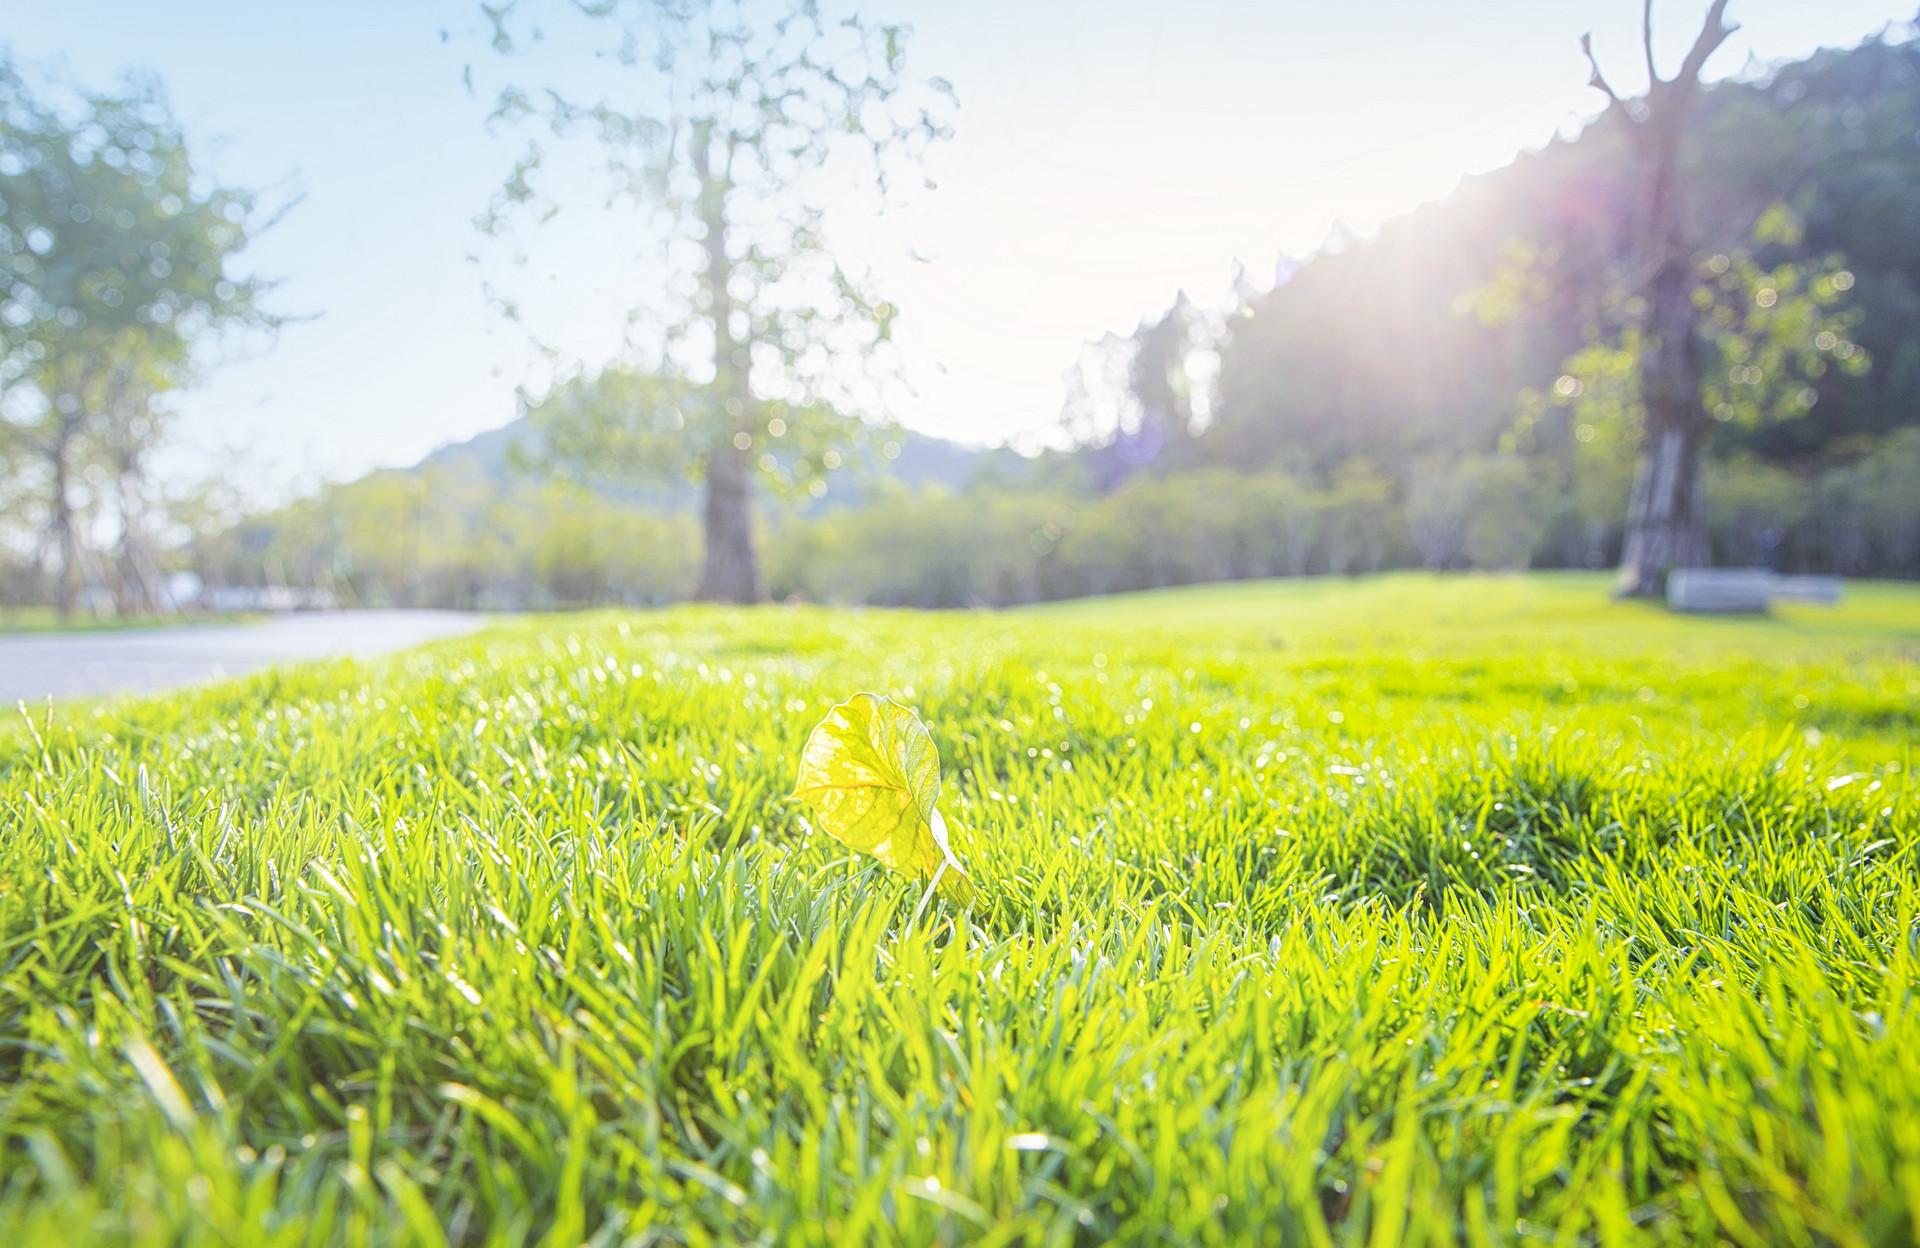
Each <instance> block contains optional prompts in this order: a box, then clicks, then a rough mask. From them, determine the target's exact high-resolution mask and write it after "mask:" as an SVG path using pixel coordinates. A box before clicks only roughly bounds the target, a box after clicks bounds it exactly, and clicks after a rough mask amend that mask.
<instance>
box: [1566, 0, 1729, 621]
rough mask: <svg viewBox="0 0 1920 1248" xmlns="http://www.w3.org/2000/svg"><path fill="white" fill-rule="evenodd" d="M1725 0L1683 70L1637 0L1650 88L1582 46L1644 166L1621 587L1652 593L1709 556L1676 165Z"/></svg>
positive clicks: (1696, 360)
mask: <svg viewBox="0 0 1920 1248" xmlns="http://www.w3.org/2000/svg"><path fill="white" fill-rule="evenodd" d="M1726 13H1727V0H1713V2H1712V3H1711V4H1710V5H1709V6H1708V8H1707V14H1706V19H1705V20H1704V21H1703V22H1702V23H1701V26H1700V33H1699V34H1698V35H1696V36H1695V37H1694V41H1693V46H1692V47H1691V48H1689V49H1688V50H1687V55H1686V59H1685V60H1684V61H1682V62H1681V65H1680V69H1679V72H1677V73H1676V74H1674V75H1673V77H1671V78H1662V77H1661V76H1660V72H1659V69H1658V67H1657V65H1656V63H1655V59H1654V51H1653V0H1642V8H1641V22H1640V41H1641V47H1642V50H1643V52H1644V55H1645V58H1646V71H1647V94H1646V96H1645V97H1644V98H1642V99H1639V100H1635V101H1631V102H1629V101H1627V100H1624V99H1622V98H1621V96H1620V95H1619V93H1618V92H1616V91H1615V90H1614V89H1613V87H1612V86H1611V85H1610V84H1609V83H1608V81H1607V77H1606V75H1605V74H1604V73H1602V72H1601V70H1600V62H1599V61H1598V60H1597V59H1596V58H1595V57H1594V54H1593V37H1592V35H1585V36H1582V37H1581V40H1580V48H1581V50H1582V51H1583V52H1585V53H1586V56H1587V64H1588V65H1589V66H1590V67H1591V68H1592V70H1593V77H1592V79H1591V83H1592V85H1593V86H1594V87H1596V88H1598V89H1599V90H1600V91H1602V92H1604V93H1605V94H1606V97H1607V101H1608V104H1609V107H1610V108H1611V109H1612V110H1614V111H1616V112H1618V113H1620V114H1621V116H1622V117H1623V118H1624V119H1625V122H1626V125H1627V129H1628V132H1629V133H1630V134H1631V135H1632V137H1633V144H1634V152H1635V155H1636V157H1637V159H1638V164H1639V167H1640V174H1641V179H1642V181H1641V191H1640V193H1641V200H1640V210H1641V220H1640V238H1639V262H1640V266H1641V273H1642V277H1643V282H1644V286H1643V290H1642V293H1643V296H1644V305H1645V311H1644V313H1643V314H1642V318H1643V319H1642V321H1641V329H1642V336H1643V339H1644V341H1645V343H1646V348H1645V355H1644V357H1643V358H1642V360H1641V367H1640V392H1641V402H1642V405H1643V407H1644V408H1645V412H1646V428H1645V432H1644V435H1643V441H1642V444H1641V450H1640V464H1639V468H1638V471H1637V472H1636V473H1635V476H1634V483H1633V494H1632V498H1631V501H1630V502H1629V504H1628V512H1627V533H1626V542H1625V544H1624V546H1623V547H1622V549H1621V552H1620V573H1619V579H1618V581H1617V582H1616V584H1615V591H1614V592H1615V593H1616V594H1618V595H1620V596H1622V597H1647V596H1651V595H1654V594H1657V593H1659V592H1661V590H1662V588H1663V587H1664V585H1665V578H1666V574H1667V572H1668V570H1670V569H1672V568H1686V567H1698V566H1701V565H1703V564H1705V563H1706V562H1707V524H1706V510H1705V505H1704V504H1705V499H1704V496H1703V492H1702V488H1701V481H1700V467H1701V463H1700V457H1701V448H1702V447H1703V446H1704V445H1705V443H1706V434H1707V431H1708V429H1709V427H1710V426H1709V423H1708V421H1709V417H1708V415H1707V412H1706V410H1705V407H1704V405H1703V404H1702V403H1701V400H1700V382H1701V368H1702V360H1703V354H1704V353H1703V351H1702V348H1701V343H1700V337H1699V333H1698V327H1697V323H1696V319H1695V318H1696V313H1695V311H1694V307H1693V287H1694V279H1695V274H1694V269H1693V258H1692V249H1691V248H1690V247H1689V246H1688V243H1687V236H1686V221H1685V212H1684V208H1685V196H1684V190H1685V187H1684V185H1683V182H1682V175H1681V169H1680V156H1681V145H1682V142H1683V141H1684V139H1685V137H1686V133H1687V121H1688V118H1689V116H1690V115H1691V113H1692V111H1693V102H1694V99H1695V97H1696V96H1697V95H1698V94H1699V87H1700V72H1701V70H1702V69H1703V68H1705V66H1706V63H1707V60H1708V58H1709V57H1711V56H1712V55H1713V54H1714V52H1715V51H1717V50H1718V49H1719V47H1720V45H1721V44H1723V43H1725V42H1726V40H1727V36H1729V35H1731V34H1732V33H1733V32H1734V31H1735V30H1736V29H1738V27H1736V26H1735V25H1733V24H1731V23H1729V22H1728V21H1727V19H1726Z"/></svg>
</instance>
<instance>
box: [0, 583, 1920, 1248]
mask: <svg viewBox="0 0 1920 1248" xmlns="http://www.w3.org/2000/svg"><path fill="white" fill-rule="evenodd" d="M1605 592H1606V591H1605V585H1604V583H1603V581H1602V580H1601V579H1600V578H1599V577H1567V576H1533V577H1527V578H1516V577H1492V576H1486V577H1473V578H1455V579H1435V578H1426V577H1392V578H1381V579H1376V580H1369V581H1364V582H1351V583H1349V582H1330V581H1297V582H1290V583H1286V584H1279V585H1268V586H1258V587H1248V586H1234V587H1218V588H1213V589H1207V590H1200V591H1184V592H1179V593H1169V594H1156V595H1150V596H1145V597H1141V598H1137V599H1131V600H1120V601H1114V600H1108V601H1103V602H1099V603H1082V604H1074V605H1069V606H1063V607H1052V608H1046V609H1044V610H1039V611H1034V612H1022V613H1011V614H1005V615H972V614H970V615H964V616H938V615H933V616H930V615H921V614H908V613H892V612H858V613H851V612H833V611H822V610H812V609H797V610H782V611H759V612H724V611H717V610H713V609H705V608H698V609H696V608H688V609H681V610H676V611H672V612H665V613H647V614H628V613H618V614H614V613H608V614H604V615H597V616H590V617H581V616H569V617H565V618H540V619H529V620H524V621H516V622H511V623H507V624H503V625H502V626H500V627H499V628H498V629H497V630H495V631H494V632H492V633H490V634H488V635H486V636H484V637H478V638H473V639H466V640H462V641H459V642H454V643H448V644H445V645H440V646H436V647H434V648H432V649H430V650H428V651H425V652H422V653H419V654H415V655H411V656H401V657H396V658H393V659H390V660H386V661H382V662H380V663H377V664H373V665H360V664H352V663H336V664H330V665H320V666H313V667H306V668H300V669H295V670H290V671H282V672H273V673H266V674H262V675H259V676H256V677H253V678H250V679H248V680H244V681H240V682H234V683H230V684H224V685H219V686H215V687H212V688H208V689H204V690H200V691H195V692H190V693H185V694H180V695H176V696H173V697H168V698H161V699H151V700H145V701H139V702H133V703H127V704H123V705H120V706H117V707H111V708H96V707H85V706H81V707H71V706H63V707H58V708H56V709H55V710H54V711H53V712H52V713H51V714H50V715H49V714H47V713H44V712H40V711H36V712H35V713H34V715H33V716H32V718H31V721H30V722H29V721H28V720H25V719H17V720H15V721H14V723H13V725H12V727H11V728H9V729H7V730H6V731H5V734H4V736H0V800H3V801H4V803H5V806H6V809H7V810H8V811H9V812H10V814H9V818H10V827H9V829H8V835H6V836H5V837H0V949H4V950H5V951H6V952H5V954H4V957H0V1063H3V1064H4V1073H5V1076H6V1077H5V1079H4V1080H3V1081H0V1158H4V1161H0V1170H3V1171H4V1182H0V1224H4V1225H5V1226H6V1227H7V1228H8V1235H9V1238H10V1240H11V1241H12V1242H13V1243H16V1244H19V1245H21V1246H22V1248H38V1246H39V1245H43V1244H44V1245H67V1244H71V1243H74V1242H76V1241H77V1240H78V1241H84V1242H98V1243H122V1242H156V1243H162V1242H164V1243H176V1242H185V1243H192V1242H205V1243H214V1242H220V1243H242V1244H255V1243H278V1244H288V1245H296V1244H303V1243H313V1244H323V1243H340V1242H348V1243H352V1242H361V1243H369V1244H396V1245H398V1244H429V1243H440V1242H448V1243H453V1242H462V1243H498V1244H502V1245H518V1244H529V1245H531V1244H535V1243H542V1242H544V1243H554V1244H575V1243H618V1242H625V1241H630V1240H631V1241H643V1242H644V1241H648V1240H654V1239H674V1240H677V1241H683V1242H689V1243H722V1242H724V1243H748V1242H778V1243H796V1244H843V1245H844V1244H864V1243H883V1242H904V1243H961V1242H974V1241H988V1240H997V1242H1003V1243H1040V1244H1047V1243H1064V1244H1074V1243H1082V1242H1100V1243H1118V1244H1136V1243H1138V1244H1149V1243H1151V1244H1165V1243H1170V1242H1176V1243H1216V1242H1217V1243H1251V1242H1259V1243H1303V1244H1304V1243H1332V1244H1363V1243H1413V1242H1422V1243H1429V1244H1433V1243H1455V1242H1505V1241H1509V1240H1512V1241H1520V1240H1529V1241H1530V1240H1534V1239H1542V1240H1549V1241H1553V1242H1568V1243H1582V1242H1594V1243H1603V1242H1620V1243H1633V1242H1654V1243H1711V1242H1722V1241H1724V1242H1745V1243H1783V1244H1784V1243H1818V1242H1831V1243H1894V1242H1900V1241H1902V1240H1903V1239H1905V1238H1906V1237H1908V1236H1909V1235H1910V1233H1911V1231H1912V1228H1913V1226H1914V1225H1915V1218H1916V1216H1920V1215H1917V1211H1916V1199H1917V1198H1916V1194H1915V1192H1914V1189H1913V1187H1912V1184H1911V1183H1910V1182H1909V1181H1908V1180H1909V1176H1910V1175H1911V1174H1913V1173H1914V1171H1915V1167H1916V1166H1920V1143H1917V1142H1916V1139H1915V1137H1914V1133H1913V1131H1912V1130H1911V1124H1912V1123H1913V1122H1914V1121H1916V1120H1917V1119H1920V1077H1917V1076H1916V1071H1920V1004H1917V1003H1920V992H1916V986H1917V983H1920V960H1917V955H1916V950H1915V944H1914V941H1913V939H1912V933H1913V931H1914V927H1915V924H1916V922H1920V870H1917V869H1916V866H1917V864H1916V854H1920V793H1916V790H1915V787H1914V782H1913V776H1912V771H1911V768H1912V754H1913V748H1914V744H1915V739H1916V738H1915V722H1914V718H1913V706H1914V699H1915V696H1916V693H1917V692H1920V690H1916V688H1915V684H1914V680H1915V677H1914V672H1913V665H1912V662H1911V656H1912V653H1913V649H1914V647H1915V646H1916V645H1917V644H1920V598H1916V593H1915V591H1914V590H1913V589H1912V588H1910V587H1908V588H1894V587H1885V586H1873V585H1868V586H1861V587H1857V588H1853V589H1850V591H1849V595H1848V598H1847V600H1846V602H1845V603H1844V604H1843V605H1842V606H1841V607H1839V608H1838V609H1837V610H1833V611H1826V610H1819V609H1811V608H1808V609H1796V608H1787V609H1784V610H1783V611H1782V612H1781V613H1780V614H1779V615H1778V616H1776V617H1774V618H1770V619H1760V620H1728V621H1701V620H1694V619H1682V618H1675V617H1672V616H1669V615H1666V614H1665V613H1663V612H1659V611H1657V610H1654V609H1650V608H1644V607H1641V606H1638V605H1632V606H1618V607H1614V606H1609V605H1608V604H1607V602H1606V600H1605ZM862 685H864V686H867V687H872V688H876V689H882V690H886V691H889V692H890V693H891V694H892V695H893V696H895V697H898V698H901V699H905V700H910V701H911V702H912V703H913V704H914V705H916V706H918V707H919V708H920V709H921V712H922V714H923V715H924V717H925V721H926V725H927V727H928V728H929V729H930V730H931V732H932V733H933V735H934V737H935V738H936V739H937V740H938V741H939V743H940V746H941V749H942V752H943V753H944V754H945V757H946V763H947V773H948V774H947V782H946V784H945V785H944V786H943V788H942V791H941V803H942V805H943V806H944V807H945V808H946V809H947V811H948V813H949V814H950V815H951V816H952V818H953V829H954V834H955V840H956V844H955V849H956V850H957V851H959V852H960V853H961V854H962V855H963V856H964V857H965V858H966V860H967V861H968V862H969V863H970V864H972V865H974V866H975V867H976V868H977V869H978V870H979V871H980V873H981V874H982V876H983V877H989V878H991V879H993V881H994V888H993V889H992V891H991V895H990V896H985V897H983V901H982V904H980V905H977V906H976V907H975V908H974V910H973V911H972V912H971V914H969V915H966V916H959V915H956V914H955V913H954V912H953V911H952V910H950V909H947V908H945V907H938V906H930V907H928V908H927V909H926V910H925V911H924V912H922V913H920V914H918V915H916V914H915V909H916V902H917V899H918V897H919V895H920V893H921V892H922V888H921V886H919V885H917V884H915V883H912V882H909V881H906V880H903V879H901V878H900V877H899V876H897V875H895V874H893V873H892V872H889V871H887V870H886V869H884V868H882V867H879V866H878V865H877V864H873V863H871V862H869V861H867V860H865V859H863V858H858V857H855V856H853V855H851V854H850V853H849V852H848V851H847V850H846V849H845V847H843V846H842V845H840V844H839V843H838V842H836V841H833V840H832V839H831V838H829V837H827V836H825V835H821V834H809V833H808V832H807V831H806V830H805V829H804V827H803V825H802V823H801V820H800V815H801V811H800V809H799V808H798V807H796V806H795V805H793V804H790V803H787V802H783V801H781V800H779V797H778V795H779V794H781V793H784V792H785V791H786V789H787V786H788V785H789V784H790V782H791V781H792V778H793V773H792V767H793V760H794V758H795V756H796V753H797V752H798V751H799V750H800V749H801V747H802V743H803V742H804V741H805V740H806V737H807V734H808V733H809V731H810V729H811V728H812V727H813V725H814V724H815V723H816V722H818V720H819V719H820V717H821V716H822V715H824V714H825V713H826V712H827V711H828V710H829V709H830V708H831V706H832V705H833V704H834V702H835V701H836V699H837V698H838V697H839V696H840V694H841V691H843V690H845V689H848V688H853V687H860V686H862Z"/></svg>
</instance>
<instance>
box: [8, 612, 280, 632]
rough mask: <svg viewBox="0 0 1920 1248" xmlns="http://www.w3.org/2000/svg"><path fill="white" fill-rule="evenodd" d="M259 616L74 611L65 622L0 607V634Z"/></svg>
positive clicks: (244, 620)
mask: <svg viewBox="0 0 1920 1248" xmlns="http://www.w3.org/2000/svg"><path fill="white" fill-rule="evenodd" d="M260 618H261V617H260V616H258V615H255V614H250V613H247V612H204V611H194V612H173V613H171V614H168V615H95V614H93V613H92V612H88V611H79V612H75V613H74V614H73V615H70V616H68V617H67V618H66V619H64V620H63V619H61V618H60V613H59V612H58V611H55V610H54V609H53V608H52V607H0V634H6V633H101V632H117V631H119V630H121V629H137V628H187V627H193V626H196V625H207V624H251V623H254V622H256V621H257V620H259V619H260Z"/></svg>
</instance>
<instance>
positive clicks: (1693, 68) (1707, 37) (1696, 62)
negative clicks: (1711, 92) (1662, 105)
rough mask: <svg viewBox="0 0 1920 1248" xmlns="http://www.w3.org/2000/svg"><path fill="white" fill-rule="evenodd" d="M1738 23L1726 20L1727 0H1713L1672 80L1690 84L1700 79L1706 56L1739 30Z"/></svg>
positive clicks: (1710, 54)
mask: <svg viewBox="0 0 1920 1248" xmlns="http://www.w3.org/2000/svg"><path fill="white" fill-rule="evenodd" d="M1739 29H1740V26H1739V24H1738V23H1735V22H1729V21H1728V20H1727V0H1713V4H1712V5H1711V6H1710V7H1709V8H1708V9H1707V17H1706V20H1705V21H1704V22H1702V23H1701V24H1700V33H1699V34H1698V35H1695V36H1694V39H1693V46H1692V47H1691V48H1689V49H1687V59H1686V60H1684V61H1682V62H1681V63H1680V72H1679V73H1678V74H1677V75H1675V77H1674V81H1676V82H1681V83H1686V84H1688V85H1691V84H1693V83H1697V82H1699V81H1700V71H1701V70H1702V69H1704V68H1706V64H1707V58H1708V57H1710V56H1712V55H1713V54H1714V53H1715V52H1716V51H1718V50H1719V48H1720V45H1721V44H1723V43H1725V42H1726V41H1727V36H1728V35H1731V34H1732V33H1733V32H1734V31H1736V30H1739Z"/></svg>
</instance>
